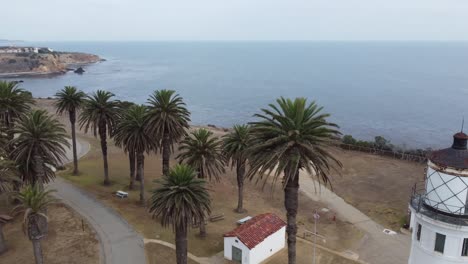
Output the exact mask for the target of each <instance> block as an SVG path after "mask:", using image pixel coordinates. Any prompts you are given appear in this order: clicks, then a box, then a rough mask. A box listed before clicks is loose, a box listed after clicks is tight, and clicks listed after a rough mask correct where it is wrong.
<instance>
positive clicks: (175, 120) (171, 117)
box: [148, 90, 190, 174]
mask: <svg viewBox="0 0 468 264" xmlns="http://www.w3.org/2000/svg"><path fill="white" fill-rule="evenodd" d="M148 104H149V109H150V112H149V119H148V123H149V126H148V131H149V133H150V134H151V135H153V137H154V138H155V139H157V140H158V141H160V142H161V143H160V145H161V152H162V165H163V166H162V171H163V174H167V173H168V172H169V159H170V156H171V153H172V150H173V146H174V144H175V143H176V142H178V141H179V140H180V139H181V138H182V137H183V136H185V135H186V131H185V130H186V129H188V128H189V122H190V112H189V111H188V110H187V108H186V107H185V103H184V102H183V100H182V97H180V96H179V95H178V94H176V93H175V91H172V90H159V91H155V92H154V93H153V94H152V95H151V96H150V98H149V100H148Z"/></svg>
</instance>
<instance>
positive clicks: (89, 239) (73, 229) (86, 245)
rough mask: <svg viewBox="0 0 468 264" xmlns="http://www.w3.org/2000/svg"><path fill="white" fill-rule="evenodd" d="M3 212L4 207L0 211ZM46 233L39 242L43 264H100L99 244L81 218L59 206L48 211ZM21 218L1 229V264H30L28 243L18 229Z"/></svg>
mask: <svg viewBox="0 0 468 264" xmlns="http://www.w3.org/2000/svg"><path fill="white" fill-rule="evenodd" d="M2 209H3V210H1V211H4V209H6V207H3V208H2ZM48 215H49V233H48V235H47V237H46V238H45V239H43V240H42V247H43V253H44V262H45V263H48V264H63V263H67V264H68V263H69V264H73V263H76V264H82V263H86V264H93V263H95V264H98V263H100V255H99V254H100V253H99V242H98V240H97V238H96V235H95V233H94V231H93V230H92V229H91V228H90V227H89V226H88V224H87V223H86V222H82V220H81V217H80V216H79V215H77V214H76V213H75V212H73V211H72V210H71V209H69V208H68V207H66V206H65V205H62V204H56V205H53V206H51V207H49V210H48ZM21 221H22V217H21V215H20V216H17V217H16V218H15V220H14V221H13V222H11V223H8V224H6V225H5V226H4V228H3V231H4V234H5V238H6V240H7V246H8V251H7V252H6V253H4V254H2V255H1V256H0V263H2V264H3V263H4V264H10V263H11V264H14V263H22V264H29V263H31V264H33V263H34V255H33V250H32V244H31V241H29V240H28V238H27V237H26V236H25V235H24V233H23V230H22V227H21Z"/></svg>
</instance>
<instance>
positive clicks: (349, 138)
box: [342, 135, 357, 145]
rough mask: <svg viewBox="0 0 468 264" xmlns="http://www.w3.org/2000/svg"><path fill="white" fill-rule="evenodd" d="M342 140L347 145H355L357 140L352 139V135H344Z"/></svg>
mask: <svg viewBox="0 0 468 264" xmlns="http://www.w3.org/2000/svg"><path fill="white" fill-rule="evenodd" d="M342 141H343V143H344V144H348V145H356V143H357V140H356V139H354V138H353V136H351V135H345V136H344V137H343V140H342Z"/></svg>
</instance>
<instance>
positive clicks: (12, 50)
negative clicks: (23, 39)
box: [0, 46, 39, 54]
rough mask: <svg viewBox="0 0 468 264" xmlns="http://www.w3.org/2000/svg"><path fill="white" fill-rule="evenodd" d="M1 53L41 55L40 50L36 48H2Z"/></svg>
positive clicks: (0, 48)
mask: <svg viewBox="0 0 468 264" xmlns="http://www.w3.org/2000/svg"><path fill="white" fill-rule="evenodd" d="M0 53H4V54H5V53H7V54H11V53H39V48H36V47H10V46H8V47H0Z"/></svg>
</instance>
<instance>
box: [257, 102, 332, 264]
mask: <svg viewBox="0 0 468 264" xmlns="http://www.w3.org/2000/svg"><path fill="white" fill-rule="evenodd" d="M276 102H277V105H274V104H270V105H269V107H270V108H269V109H262V113H261V114H256V115H255V116H256V117H257V118H259V121H256V122H252V123H251V125H252V127H251V135H252V140H251V142H250V144H251V147H249V165H250V168H251V169H250V170H249V173H248V175H249V177H252V176H254V175H255V174H257V175H259V177H260V179H262V178H263V176H265V175H266V177H265V182H266V179H267V178H268V176H270V175H272V176H273V182H276V180H277V179H278V177H279V176H280V175H283V188H284V204H285V208H286V211H287V214H286V215H287V228H286V231H287V233H288V263H289V264H295V263H296V233H297V225H296V214H297V209H298V192H299V171H300V170H305V171H307V173H309V174H310V175H314V176H315V177H316V178H317V180H318V181H319V183H323V184H325V185H326V184H328V183H329V180H330V178H329V173H330V171H331V170H332V169H338V167H341V163H340V162H339V161H338V160H337V159H336V158H335V157H333V155H332V154H331V153H330V152H328V151H327V150H326V148H327V147H329V146H330V145H331V143H332V140H333V139H335V138H338V137H339V135H340V132H339V131H338V130H337V128H338V126H337V125H335V124H333V123H330V122H328V121H327V118H328V117H329V116H330V115H329V114H324V113H322V107H319V106H317V104H316V103H315V102H312V103H310V104H307V101H306V99H305V98H296V99H295V100H294V101H293V100H291V99H285V98H283V97H281V98H279V99H277V100H276ZM273 172H274V173H273ZM271 173H273V174H271Z"/></svg>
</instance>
